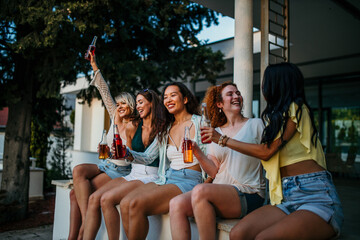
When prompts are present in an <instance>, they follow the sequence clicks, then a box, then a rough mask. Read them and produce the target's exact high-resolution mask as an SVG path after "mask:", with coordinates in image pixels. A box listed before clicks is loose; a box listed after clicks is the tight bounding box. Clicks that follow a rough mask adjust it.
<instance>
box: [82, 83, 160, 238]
mask: <svg viewBox="0 0 360 240" xmlns="http://www.w3.org/2000/svg"><path fill="white" fill-rule="evenodd" d="M136 109H137V111H138V112H139V115H140V120H139V121H137V122H136V124H135V125H133V124H131V125H128V126H127V129H126V137H127V142H128V145H127V146H128V147H129V148H130V149H132V150H134V151H138V152H144V151H145V150H146V148H147V147H148V146H149V145H150V144H151V143H152V142H153V141H154V139H155V137H156V135H157V134H158V133H159V132H161V131H162V129H163V128H164V126H165V116H164V114H165V108H164V105H162V104H161V101H160V98H159V97H158V95H157V94H156V93H155V92H154V91H152V90H149V89H145V90H143V91H141V92H139V93H138V94H137V96H136ZM131 166H132V168H131V172H130V174H129V175H127V176H124V177H121V178H116V179H113V180H111V181H110V182H108V183H106V184H105V185H104V186H102V187H101V188H99V189H98V190H96V191H95V192H94V193H93V194H91V196H90V198H89V206H88V211H87V214H86V220H85V229H84V239H95V237H96V234H97V231H98V229H99V227H100V223H101V212H100V206H101V209H102V212H103V215H104V219H105V224H106V230H107V232H108V238H109V239H119V235H120V216H119V212H118V210H117V209H116V205H118V204H119V203H120V201H121V199H122V198H123V197H124V196H125V195H126V194H128V193H129V192H131V191H133V190H134V189H135V188H138V187H140V186H143V185H144V184H146V183H149V182H154V181H155V180H157V178H158V175H157V172H158V166H159V158H156V159H154V161H153V162H147V163H146V164H144V163H135V162H133V163H132V164H131Z"/></svg>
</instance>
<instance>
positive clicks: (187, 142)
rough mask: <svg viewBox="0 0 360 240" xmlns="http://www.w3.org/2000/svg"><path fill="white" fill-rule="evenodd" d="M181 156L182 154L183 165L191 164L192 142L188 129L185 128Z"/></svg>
mask: <svg viewBox="0 0 360 240" xmlns="http://www.w3.org/2000/svg"><path fill="white" fill-rule="evenodd" d="M183 151H184V152H183V154H184V163H192V162H193V150H192V142H191V139H190V129H189V127H185V137H184V142H183Z"/></svg>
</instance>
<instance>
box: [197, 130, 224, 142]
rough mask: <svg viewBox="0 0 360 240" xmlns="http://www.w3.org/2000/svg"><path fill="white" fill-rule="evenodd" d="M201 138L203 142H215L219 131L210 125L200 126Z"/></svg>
mask: <svg viewBox="0 0 360 240" xmlns="http://www.w3.org/2000/svg"><path fill="white" fill-rule="evenodd" d="M200 131H201V139H202V141H203V142H210V141H212V142H214V143H217V142H218V141H219V138H220V136H221V135H220V133H218V132H217V131H216V130H215V128H212V127H200Z"/></svg>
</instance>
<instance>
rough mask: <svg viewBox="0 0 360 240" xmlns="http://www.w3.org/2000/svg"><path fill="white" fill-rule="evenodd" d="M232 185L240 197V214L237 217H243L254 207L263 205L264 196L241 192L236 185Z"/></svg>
mask: <svg viewBox="0 0 360 240" xmlns="http://www.w3.org/2000/svg"><path fill="white" fill-rule="evenodd" d="M233 187H234V188H235V189H236V191H237V193H238V195H239V198H240V204H241V216H239V218H242V217H245V215H246V214H249V213H251V212H252V211H254V210H255V209H257V208H259V207H262V206H263V204H264V198H262V197H260V195H259V194H257V193H243V192H241V191H240V190H239V189H238V188H237V187H235V186H233Z"/></svg>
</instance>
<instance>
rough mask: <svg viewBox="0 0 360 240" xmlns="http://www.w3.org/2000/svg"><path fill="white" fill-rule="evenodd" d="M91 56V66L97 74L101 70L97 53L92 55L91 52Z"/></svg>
mask: <svg viewBox="0 0 360 240" xmlns="http://www.w3.org/2000/svg"><path fill="white" fill-rule="evenodd" d="M89 55H90V65H91V67H92V69H93V71H94V72H95V71H97V70H99V68H98V66H97V64H96V58H95V53H94V54H92V53H91V52H89Z"/></svg>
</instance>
